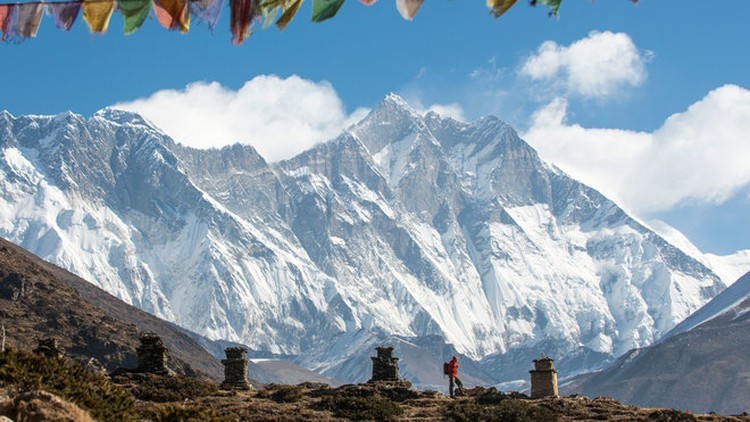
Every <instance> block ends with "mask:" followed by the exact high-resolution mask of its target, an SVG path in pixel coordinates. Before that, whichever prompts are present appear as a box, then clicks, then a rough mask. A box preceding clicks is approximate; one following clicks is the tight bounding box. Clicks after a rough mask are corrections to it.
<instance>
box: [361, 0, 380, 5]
mask: <svg viewBox="0 0 750 422" xmlns="http://www.w3.org/2000/svg"><path fill="white" fill-rule="evenodd" d="M359 1H360V2H361V3H362V4H364V5H365V6H372V5H373V4H375V2H376V1H378V0H359Z"/></svg>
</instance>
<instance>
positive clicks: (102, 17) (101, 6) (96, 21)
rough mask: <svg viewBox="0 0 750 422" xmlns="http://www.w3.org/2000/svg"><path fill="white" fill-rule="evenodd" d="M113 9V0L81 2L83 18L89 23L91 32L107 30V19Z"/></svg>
mask: <svg viewBox="0 0 750 422" xmlns="http://www.w3.org/2000/svg"><path fill="white" fill-rule="evenodd" d="M114 11H115V0H95V1H84V2H83V20H85V21H86V23H87V24H88V25H89V29H90V30H91V33H92V34H96V33H104V32H107V27H108V26H109V19H110V18H111V17H112V12H114Z"/></svg>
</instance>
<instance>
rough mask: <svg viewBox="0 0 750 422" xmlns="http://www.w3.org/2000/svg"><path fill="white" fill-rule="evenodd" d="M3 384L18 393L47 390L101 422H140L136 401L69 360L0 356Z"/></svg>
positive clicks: (14, 354)
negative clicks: (131, 421) (135, 408)
mask: <svg viewBox="0 0 750 422" xmlns="http://www.w3.org/2000/svg"><path fill="white" fill-rule="evenodd" d="M0 382H2V384H5V385H7V386H8V387H10V388H13V389H15V390H18V391H31V390H44V391H48V392H50V393H53V394H56V395H58V396H60V397H62V398H64V399H65V400H68V401H71V402H73V403H75V404H76V405H78V406H79V407H81V408H82V409H85V410H87V411H88V412H89V413H90V414H91V416H93V417H94V418H95V419H97V420H104V421H130V420H136V419H137V416H136V413H135V410H134V404H135V399H134V398H133V396H131V395H130V394H128V392H127V391H125V390H123V389H122V388H120V387H119V386H117V385H114V384H112V383H111V382H110V381H109V380H108V379H106V378H104V377H103V376H101V375H97V374H94V373H91V372H89V371H87V370H86V369H84V368H83V367H82V366H80V365H77V364H74V363H71V362H68V361H66V360H65V359H58V358H47V357H44V356H40V355H35V354H32V353H29V352H22V351H14V350H6V351H5V352H4V353H0Z"/></svg>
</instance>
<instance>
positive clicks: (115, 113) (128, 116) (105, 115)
mask: <svg viewBox="0 0 750 422" xmlns="http://www.w3.org/2000/svg"><path fill="white" fill-rule="evenodd" d="M93 117H99V118H102V119H105V120H109V121H111V122H115V123H119V124H131V125H137V126H148V127H152V128H156V126H155V125H154V124H153V123H151V122H150V121H148V120H147V119H146V118H145V117H143V116H141V115H140V114H138V113H137V112H134V111H127V110H121V109H117V108H111V107H105V108H103V109H101V110H99V111H97V112H96V113H94V116H93Z"/></svg>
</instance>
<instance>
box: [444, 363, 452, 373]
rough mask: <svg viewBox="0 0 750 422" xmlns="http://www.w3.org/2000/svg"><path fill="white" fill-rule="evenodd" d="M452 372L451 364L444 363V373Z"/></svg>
mask: <svg viewBox="0 0 750 422" xmlns="http://www.w3.org/2000/svg"><path fill="white" fill-rule="evenodd" d="M450 374H451V365H450V364H449V363H448V362H444V363H443V375H450Z"/></svg>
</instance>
